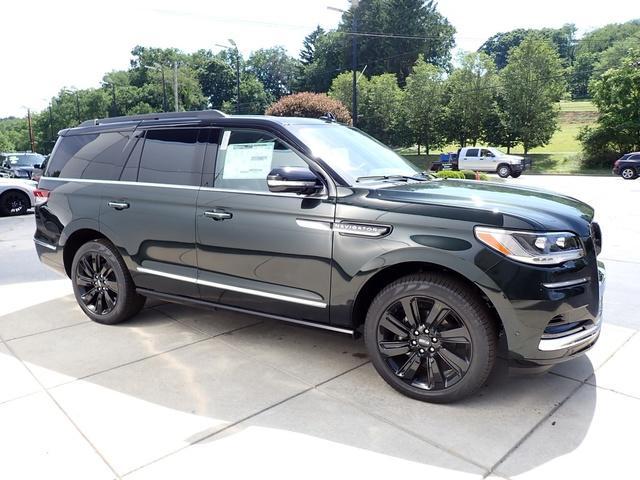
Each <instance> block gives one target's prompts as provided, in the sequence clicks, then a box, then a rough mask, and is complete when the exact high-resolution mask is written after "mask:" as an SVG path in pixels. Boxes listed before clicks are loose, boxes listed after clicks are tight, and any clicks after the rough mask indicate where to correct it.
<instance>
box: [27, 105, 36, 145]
mask: <svg viewBox="0 0 640 480" xmlns="http://www.w3.org/2000/svg"><path fill="white" fill-rule="evenodd" d="M27 123H28V124H29V142H30V143H31V151H32V152H34V153H35V151H36V140H35V139H34V138H33V126H32V125H31V110H29V109H27Z"/></svg>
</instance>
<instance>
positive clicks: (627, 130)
mask: <svg viewBox="0 0 640 480" xmlns="http://www.w3.org/2000/svg"><path fill="white" fill-rule="evenodd" d="M590 91H591V94H592V95H593V102H594V103H595V104H596V106H597V107H598V111H599V112H600V116H599V117H598V122H597V125H596V126H595V127H593V128H589V129H585V130H583V131H582V132H581V134H580V136H579V139H580V140H581V142H582V144H583V149H584V151H585V153H586V156H587V162H588V163H589V166H603V160H604V161H605V162H606V160H607V159H608V158H610V157H611V156H612V155H617V154H620V153H624V152H628V151H634V150H640V48H636V49H633V50H632V51H631V52H630V53H629V55H628V56H627V57H626V58H624V59H623V60H622V64H621V65H620V66H619V67H617V68H611V69H609V70H607V71H606V72H605V73H603V74H602V76H601V77H600V78H599V79H597V80H594V81H592V83H591V85H590Z"/></svg>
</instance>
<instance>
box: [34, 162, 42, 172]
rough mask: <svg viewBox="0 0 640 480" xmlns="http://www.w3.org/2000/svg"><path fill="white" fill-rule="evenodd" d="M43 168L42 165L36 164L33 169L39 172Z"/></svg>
mask: <svg viewBox="0 0 640 480" xmlns="http://www.w3.org/2000/svg"><path fill="white" fill-rule="evenodd" d="M41 167H42V165H40V164H39V163H36V164H35V165H34V166H33V168H37V169H38V170H39V169H40V168H41Z"/></svg>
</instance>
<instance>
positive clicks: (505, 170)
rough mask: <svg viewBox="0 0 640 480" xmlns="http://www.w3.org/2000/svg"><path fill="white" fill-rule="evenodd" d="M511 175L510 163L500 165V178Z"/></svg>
mask: <svg viewBox="0 0 640 480" xmlns="http://www.w3.org/2000/svg"><path fill="white" fill-rule="evenodd" d="M509 175H511V167H510V166H509V165H500V166H499V167H498V176H499V177H500V178H507V177H508V176H509Z"/></svg>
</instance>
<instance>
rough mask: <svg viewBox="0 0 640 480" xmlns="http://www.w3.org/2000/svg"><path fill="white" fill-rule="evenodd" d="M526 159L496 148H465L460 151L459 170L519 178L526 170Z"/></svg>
mask: <svg viewBox="0 0 640 480" xmlns="http://www.w3.org/2000/svg"><path fill="white" fill-rule="evenodd" d="M524 168H525V166H524V157H519V156H517V155H507V154H506V153H503V152H501V151H500V150H498V149H497V148H494V147H463V148H461V149H460V150H458V170H473V171H478V172H493V173H497V174H498V175H499V176H500V177H502V178H507V177H508V176H509V175H511V176H512V177H513V178H518V177H519V176H520V174H521V173H522V171H523V170H524Z"/></svg>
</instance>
